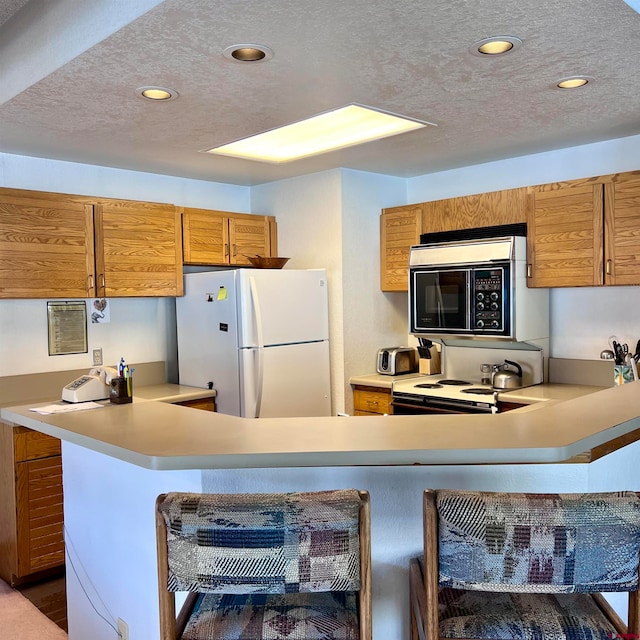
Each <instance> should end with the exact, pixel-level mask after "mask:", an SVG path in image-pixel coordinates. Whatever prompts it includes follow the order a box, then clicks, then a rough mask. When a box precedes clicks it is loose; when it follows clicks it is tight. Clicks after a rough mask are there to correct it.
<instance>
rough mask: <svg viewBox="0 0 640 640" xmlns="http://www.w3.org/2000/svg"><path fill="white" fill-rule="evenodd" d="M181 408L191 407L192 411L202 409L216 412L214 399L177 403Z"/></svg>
mask: <svg viewBox="0 0 640 640" xmlns="http://www.w3.org/2000/svg"><path fill="white" fill-rule="evenodd" d="M175 404H179V405H180V406H181V407H191V408H192V409H202V410H203V411H215V410H216V403H215V400H214V399H213V398H200V399H198V400H184V401H183V402H176V403H175Z"/></svg>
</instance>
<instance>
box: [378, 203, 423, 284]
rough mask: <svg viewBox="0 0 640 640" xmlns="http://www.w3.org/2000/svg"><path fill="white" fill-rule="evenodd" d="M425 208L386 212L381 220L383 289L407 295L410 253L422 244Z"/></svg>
mask: <svg viewBox="0 0 640 640" xmlns="http://www.w3.org/2000/svg"><path fill="white" fill-rule="evenodd" d="M421 233H422V205H421V204H417V205H410V206H407V207H393V208H390V209H383V210H382V215H381V216H380V289H382V291H407V290H408V278H409V249H410V248H411V246H412V245H414V244H419V243H420V234H421Z"/></svg>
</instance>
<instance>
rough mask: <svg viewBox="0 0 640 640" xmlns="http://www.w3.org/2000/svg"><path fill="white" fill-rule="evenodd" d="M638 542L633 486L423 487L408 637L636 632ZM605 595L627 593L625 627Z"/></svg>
mask: <svg viewBox="0 0 640 640" xmlns="http://www.w3.org/2000/svg"><path fill="white" fill-rule="evenodd" d="M639 549H640V497H639V496H638V494H636V493H634V492H619V493H590V494H531V493H523V494H514V493H491V492H478V491H449V490H442V491H434V490H427V491H425V493H424V555H423V556H421V557H420V558H418V559H414V560H412V561H411V563H410V601H411V638H412V639H413V640H417V639H420V640H424V639H425V638H428V639H429V640H436V639H439V638H491V639H494V640H495V639H503V638H504V639H505V640H507V639H508V640H512V639H516V640H591V639H596V638H598V639H600V640H611V639H612V638H614V639H615V638H617V637H624V638H627V637H633V638H638V637H640V636H639V634H640V598H639V595H638V557H639ZM601 592H628V593H629V615H628V624H627V625H625V623H624V622H623V621H622V620H621V619H620V618H619V616H618V615H617V614H616V613H615V611H614V610H613V608H612V607H611V606H610V605H609V604H608V603H607V601H606V600H605V599H604V597H603V596H602V595H601ZM626 634H631V636H629V635H626Z"/></svg>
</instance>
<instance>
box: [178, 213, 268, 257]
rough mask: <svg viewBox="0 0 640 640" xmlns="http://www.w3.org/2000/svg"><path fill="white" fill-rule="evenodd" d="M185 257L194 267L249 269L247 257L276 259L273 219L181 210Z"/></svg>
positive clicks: (239, 214) (248, 215)
mask: <svg viewBox="0 0 640 640" xmlns="http://www.w3.org/2000/svg"><path fill="white" fill-rule="evenodd" d="M182 229H183V256H184V263H185V264H192V265H250V262H249V260H248V259H247V256H254V255H261V256H276V255H277V228H276V221H275V218H274V217H273V216H258V215H252V214H243V213H230V212H227V211H209V210H207V209H189V208H185V209H183V210H182Z"/></svg>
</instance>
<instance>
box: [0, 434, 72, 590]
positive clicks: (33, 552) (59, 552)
mask: <svg viewBox="0 0 640 640" xmlns="http://www.w3.org/2000/svg"><path fill="white" fill-rule="evenodd" d="M0 461H1V462H0V577H1V578H2V579H3V580H4V581H5V582H7V583H8V584H10V585H12V586H14V585H18V584H21V583H24V582H28V581H29V580H33V579H37V578H39V577H41V576H43V575H46V574H47V573H53V572H55V571H57V570H60V569H62V567H63V566H64V532H63V529H64V525H63V501H62V457H61V454H60V441H59V440H58V439H57V438H52V437H51V436H47V435H45V434H43V433H39V432H37V431H32V430H31V429H27V428H26V427H13V426H10V425H7V424H3V423H0Z"/></svg>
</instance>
